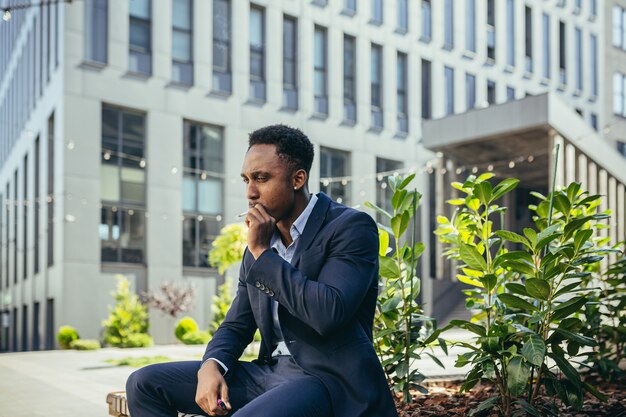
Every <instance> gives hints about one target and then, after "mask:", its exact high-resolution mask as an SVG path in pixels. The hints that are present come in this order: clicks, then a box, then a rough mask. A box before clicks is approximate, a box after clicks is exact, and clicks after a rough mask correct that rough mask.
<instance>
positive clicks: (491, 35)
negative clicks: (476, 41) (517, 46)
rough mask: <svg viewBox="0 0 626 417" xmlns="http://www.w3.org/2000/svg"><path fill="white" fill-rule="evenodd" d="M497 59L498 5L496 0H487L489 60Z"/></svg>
mask: <svg viewBox="0 0 626 417" xmlns="http://www.w3.org/2000/svg"><path fill="white" fill-rule="evenodd" d="M495 59H496V5H495V0H487V61H490V62H493V61H495Z"/></svg>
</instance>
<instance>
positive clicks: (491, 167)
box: [487, 164, 493, 172]
mask: <svg viewBox="0 0 626 417" xmlns="http://www.w3.org/2000/svg"><path fill="white" fill-rule="evenodd" d="M487 171H489V172H491V171H493V165H491V164H489V165H488V166H487Z"/></svg>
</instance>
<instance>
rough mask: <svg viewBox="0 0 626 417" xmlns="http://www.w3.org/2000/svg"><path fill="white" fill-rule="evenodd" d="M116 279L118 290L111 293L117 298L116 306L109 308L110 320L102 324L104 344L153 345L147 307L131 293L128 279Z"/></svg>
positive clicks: (120, 277) (122, 277)
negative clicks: (149, 331)
mask: <svg viewBox="0 0 626 417" xmlns="http://www.w3.org/2000/svg"><path fill="white" fill-rule="evenodd" d="M116 278H117V290H116V291H114V292H112V293H111V295H113V297H114V298H115V306H113V307H112V308H111V307H109V310H110V314H109V318H108V319H107V320H104V321H103V322H102V325H103V326H104V342H105V343H106V344H109V345H111V346H117V347H139V346H145V345H151V344H152V340H151V338H150V336H149V335H148V334H147V333H148V309H147V307H146V306H145V305H143V304H142V303H141V302H140V301H139V297H138V296H137V295H136V294H133V293H131V291H130V283H129V282H128V279H126V278H125V277H124V276H121V275H118V276H117V277H116ZM139 335H141V336H139Z"/></svg>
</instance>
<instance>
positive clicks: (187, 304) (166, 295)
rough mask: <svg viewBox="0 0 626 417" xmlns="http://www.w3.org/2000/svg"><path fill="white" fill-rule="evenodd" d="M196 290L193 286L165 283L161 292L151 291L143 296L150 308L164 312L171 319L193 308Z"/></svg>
mask: <svg viewBox="0 0 626 417" xmlns="http://www.w3.org/2000/svg"><path fill="white" fill-rule="evenodd" d="M195 293H196V289H195V288H194V287H193V286H192V285H179V284H176V283H174V282H164V283H163V284H162V285H161V288H160V292H156V291H150V292H147V293H144V294H143V298H144V301H145V302H146V304H148V306H150V307H152V308H155V309H157V310H160V311H162V312H163V313H165V314H167V315H169V316H170V317H174V318H175V317H176V316H178V314H180V313H184V312H187V311H189V310H191V309H192V308H193V296H194V295H195Z"/></svg>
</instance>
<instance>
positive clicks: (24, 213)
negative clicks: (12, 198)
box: [22, 155, 30, 279]
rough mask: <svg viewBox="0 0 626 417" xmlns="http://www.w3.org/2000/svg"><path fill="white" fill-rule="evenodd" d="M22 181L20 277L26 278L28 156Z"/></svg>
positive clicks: (25, 157) (25, 158)
mask: <svg viewBox="0 0 626 417" xmlns="http://www.w3.org/2000/svg"><path fill="white" fill-rule="evenodd" d="M23 178H24V180H23V182H22V189H23V192H24V194H23V195H22V198H23V200H24V202H25V203H24V206H23V207H22V277H23V278H24V279H26V278H28V208H29V204H28V201H29V200H30V199H29V195H28V155H26V156H24V177H23Z"/></svg>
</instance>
